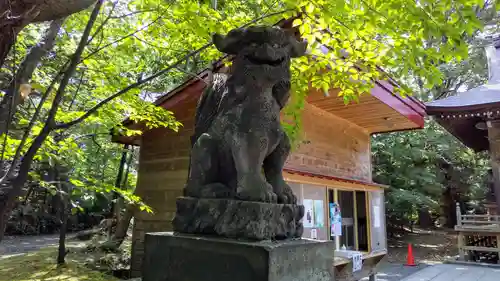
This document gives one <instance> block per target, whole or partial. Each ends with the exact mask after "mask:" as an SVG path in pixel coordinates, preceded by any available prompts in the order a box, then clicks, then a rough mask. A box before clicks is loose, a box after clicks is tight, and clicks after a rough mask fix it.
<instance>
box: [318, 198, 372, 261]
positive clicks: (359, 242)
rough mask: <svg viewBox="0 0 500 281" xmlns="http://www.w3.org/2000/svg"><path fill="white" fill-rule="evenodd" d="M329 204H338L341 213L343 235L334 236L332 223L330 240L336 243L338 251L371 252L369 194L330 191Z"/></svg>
mask: <svg viewBox="0 0 500 281" xmlns="http://www.w3.org/2000/svg"><path fill="white" fill-rule="evenodd" d="M328 197H329V198H328V199H329V200H328V201H329V203H337V204H338V205H339V207H340V213H341V222H342V223H341V225H342V226H341V235H340V236H338V237H335V236H334V233H333V229H332V227H331V218H330V212H328V214H329V218H330V219H329V222H330V229H331V230H330V239H331V240H334V241H336V243H335V244H336V248H337V249H339V250H340V249H343V248H344V247H345V249H347V250H357V251H363V252H368V251H369V242H368V237H369V224H368V222H369V220H368V212H367V207H366V206H367V201H366V200H367V193H366V192H365V191H356V190H339V189H329V191H328Z"/></svg>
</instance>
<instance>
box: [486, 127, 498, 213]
mask: <svg viewBox="0 0 500 281" xmlns="http://www.w3.org/2000/svg"><path fill="white" fill-rule="evenodd" d="M487 126H488V140H489V143H490V149H489V152H490V162H491V171H492V173H493V186H494V193H495V198H496V203H497V206H496V211H497V214H500V120H491V121H488V122H487Z"/></svg>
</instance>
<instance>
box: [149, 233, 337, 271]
mask: <svg viewBox="0 0 500 281" xmlns="http://www.w3.org/2000/svg"><path fill="white" fill-rule="evenodd" d="M144 251H145V252H144V267H143V274H142V280H143V281H166V280H168V281H186V280H189V281H236V280H237V281H331V280H335V279H334V267H333V262H334V242H333V241H325V242H321V241H310V240H304V239H302V240H291V241H288V240H287V241H259V242H247V241H239V240H233V239H227V238H211V237H204V236H198V235H187V234H174V233H149V234H147V235H146V239H145V243H144Z"/></svg>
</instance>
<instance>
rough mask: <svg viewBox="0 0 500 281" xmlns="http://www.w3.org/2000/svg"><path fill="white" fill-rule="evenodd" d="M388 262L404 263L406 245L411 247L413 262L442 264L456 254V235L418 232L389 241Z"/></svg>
mask: <svg viewBox="0 0 500 281" xmlns="http://www.w3.org/2000/svg"><path fill="white" fill-rule="evenodd" d="M388 243H389V254H388V259H387V260H388V261H389V262H391V263H402V264H404V263H405V262H406V257H407V253H408V243H411V244H412V246H413V255H414V257H415V262H417V263H419V262H425V263H436V262H442V261H444V260H446V259H449V258H450V257H454V256H456V255H457V254H458V250H457V235H456V234H455V232H454V231H452V230H432V231H429V230H418V229H416V230H415V232H414V233H406V234H404V235H402V236H401V237H397V238H393V239H389V241H388Z"/></svg>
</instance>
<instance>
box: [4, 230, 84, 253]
mask: <svg viewBox="0 0 500 281" xmlns="http://www.w3.org/2000/svg"><path fill="white" fill-rule="evenodd" d="M73 236H74V235H73V234H68V237H67V239H68V240H69V239H71V238H73ZM58 243H59V234H51V235H39V236H6V237H5V238H4V240H3V241H2V242H0V258H2V257H5V256H11V255H16V254H23V253H28V252H31V251H36V250H39V249H43V248H45V247H48V246H53V245H57V244H58Z"/></svg>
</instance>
